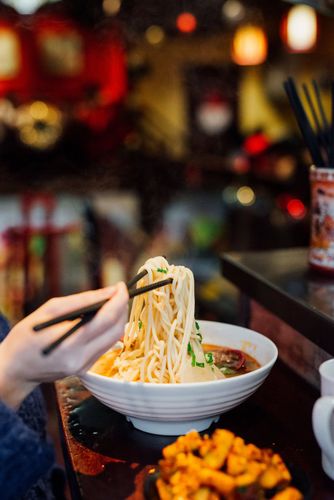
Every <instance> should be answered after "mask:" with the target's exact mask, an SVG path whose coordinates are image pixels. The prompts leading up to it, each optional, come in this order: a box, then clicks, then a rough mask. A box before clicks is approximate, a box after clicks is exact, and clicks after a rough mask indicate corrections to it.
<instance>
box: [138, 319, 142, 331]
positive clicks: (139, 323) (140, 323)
mask: <svg viewBox="0 0 334 500" xmlns="http://www.w3.org/2000/svg"><path fill="white" fill-rule="evenodd" d="M142 327H143V322H142V321H141V320H139V321H138V328H139V330H141V328H142Z"/></svg>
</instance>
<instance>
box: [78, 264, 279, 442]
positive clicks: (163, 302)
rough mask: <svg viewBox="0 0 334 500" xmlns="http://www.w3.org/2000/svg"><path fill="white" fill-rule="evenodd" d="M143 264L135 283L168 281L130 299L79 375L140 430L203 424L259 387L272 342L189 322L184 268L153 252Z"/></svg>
mask: <svg viewBox="0 0 334 500" xmlns="http://www.w3.org/2000/svg"><path fill="white" fill-rule="evenodd" d="M143 270H144V271H146V275H145V276H144V277H143V278H142V279H141V280H140V281H139V282H138V284H137V286H138V287H141V286H144V285H147V284H150V283H153V282H155V281H158V280H159V279H161V277H162V275H164V277H171V278H173V282H172V283H171V284H170V285H167V286H165V287H164V288H163V289H162V288H161V289H156V290H152V291H150V292H148V293H146V294H143V295H139V296H137V297H136V298H135V299H134V300H133V303H132V307H131V313H130V317H129V321H128V323H127V325H126V328H125V332H124V337H123V338H122V339H121V341H119V342H117V343H116V344H115V345H114V346H112V347H111V349H110V350H109V351H107V352H106V353H105V354H104V355H103V356H101V358H100V359H98V360H97V362H96V363H95V364H94V365H93V366H92V367H91V368H90V370H89V371H88V372H86V373H85V374H84V375H82V376H81V379H82V382H83V384H84V385H85V387H86V388H87V389H88V390H89V391H90V392H91V393H92V394H93V395H94V396H95V397H96V398H97V399H98V400H99V401H101V402H102V403H104V404H105V405H106V406H108V407H110V408H112V409H113V410H115V411H117V412H119V413H121V414H123V415H125V417H126V418H127V419H128V420H129V421H130V422H132V424H133V425H134V427H136V428H137V429H140V430H142V431H145V432H149V433H152V434H160V435H180V434H184V433H186V432H188V431H189V430H191V429H195V430H197V431H202V430H205V429H207V428H208V427H209V426H210V425H211V424H212V423H213V422H216V421H217V420H218V419H219V416H220V415H221V414H222V413H224V412H226V411H229V410H231V409H232V408H234V407H236V406H238V405H239V404H240V403H242V402H243V401H244V400H246V399H247V398H248V397H249V396H251V394H253V393H254V392H255V391H256V390H257V389H258V387H260V385H261V384H262V383H263V382H264V380H265V378H266V377H267V376H268V374H269V372H270V370H271V368H272V366H273V365H274V363H275V361H276V359H277V348H276V346H275V344H274V343H273V342H272V341H271V340H270V339H268V338H267V337H265V336H264V335H261V334H260V333H257V332H255V331H253V330H249V329H247V328H243V327H239V326H236V325H230V324H226V323H220V322H214V321H200V320H197V321H196V320H195V316H194V314H195V299H194V278H193V274H192V272H191V271H190V269H188V268H186V267H184V266H173V265H170V264H169V263H168V262H167V260H166V259H165V258H164V257H155V258H152V259H149V260H148V261H147V262H146V263H145V264H144V266H142V268H140V269H139V271H143Z"/></svg>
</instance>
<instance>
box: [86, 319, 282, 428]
mask: <svg viewBox="0 0 334 500" xmlns="http://www.w3.org/2000/svg"><path fill="white" fill-rule="evenodd" d="M199 324H200V328H201V333H202V336H203V342H204V343H207V344H215V345H224V346H227V347H231V348H234V349H242V350H243V351H244V352H246V353H248V354H250V355H251V356H254V357H255V359H256V360H257V361H258V362H259V363H260V365H261V367H260V368H258V369H257V370H254V371H252V372H249V373H245V374H243V375H239V376H237V377H234V378H226V379H222V380H214V381H212V382H197V383H183V384H152V383H146V382H125V381H121V380H114V379H112V378H109V377H105V376H103V375H97V374H96V373H93V372H87V373H86V374H84V375H83V376H82V377H81V380H82V383H83V384H84V386H85V387H86V388H87V389H88V390H89V391H90V392H91V393H92V394H93V395H94V396H95V397H96V398H97V399H98V400H99V401H101V402H102V403H104V404H105V405H106V406H109V407H110V408H113V409H114V410H116V411H118V412H119V413H122V414H123V415H125V416H126V417H127V419H128V420H129V421H130V422H132V423H133V425H134V426H135V427H136V428H137V429H140V430H142V431H145V432H149V433H151V434H161V435H167V436H177V435H180V434H185V433H186V432H188V431H189V430H191V429H196V430H197V431H203V430H205V429H207V428H208V427H209V426H210V425H211V424H212V422H214V421H217V420H218V418H219V415H220V414H221V413H224V412H226V411H228V410H231V409H232V408H234V407H235V406H238V405H239V404H240V403H242V402H243V401H244V400H245V399H247V398H248V397H249V396H250V395H251V394H253V392H255V391H256V390H257V389H258V387H260V385H261V384H262V383H263V381H264V380H265V378H266V377H267V376H268V374H269V372H270V370H271V368H272V366H273V365H274V363H275V361H276V359H277V354H278V352H277V348H276V346H275V344H274V343H273V342H272V341H271V340H269V339H268V338H267V337H265V336H264V335H261V334H260V333H257V332H254V331H253V330H249V329H247V328H242V327H239V326H235V325H229V324H226V323H218V322H214V321H199Z"/></svg>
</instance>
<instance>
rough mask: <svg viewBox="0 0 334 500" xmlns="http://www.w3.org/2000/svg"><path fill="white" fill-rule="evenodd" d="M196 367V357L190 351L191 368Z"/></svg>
mask: <svg viewBox="0 0 334 500" xmlns="http://www.w3.org/2000/svg"><path fill="white" fill-rule="evenodd" d="M195 365H196V356H195V353H194V351H193V350H191V366H195Z"/></svg>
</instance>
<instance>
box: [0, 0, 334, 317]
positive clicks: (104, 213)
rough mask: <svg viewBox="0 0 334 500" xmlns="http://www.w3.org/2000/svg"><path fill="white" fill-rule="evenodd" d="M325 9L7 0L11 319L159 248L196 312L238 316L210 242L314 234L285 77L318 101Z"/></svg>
mask: <svg viewBox="0 0 334 500" xmlns="http://www.w3.org/2000/svg"><path fill="white" fill-rule="evenodd" d="M298 9H299V10H298ZM300 9H301V11H300ZM328 9H330V5H329V6H328ZM298 16H300V19H299V17H298ZM305 16H310V17H309V18H308V17H306V18H305ZM305 19H306V21H305ZM304 22H306V23H310V29H309V30H306V31H307V33H308V35H309V36H306V37H305V36H304V31H303V30H301V29H300V24H299V23H304ZM331 22H332V21H331V18H330V17H329V16H327V15H326V11H325V10H324V12H322V11H315V10H314V9H313V8H312V7H310V6H306V5H291V4H290V3H287V2H284V1H279V0H277V1H275V2H266V1H264V0H252V1H247V2H243V1H242V0H225V1H223V0H210V2H202V1H201V0H183V1H182V2H181V1H172V2H171V1H169V2H168V6H167V2H162V1H157V0H145V2H138V1H134V0H103V1H102V0H87V1H85V2H81V1H80V0H63V1H51V0H50V1H42V0H6V1H3V2H1V4H0V189H1V193H0V204H1V209H0V218H1V222H0V265H1V267H0V307H1V309H2V310H3V311H4V312H5V314H6V315H7V317H8V318H9V319H10V320H11V321H15V320H17V319H20V318H21V317H22V316H23V315H24V314H26V313H28V312H29V311H31V310H32V309H34V308H35V307H36V306H37V305H39V304H40V303H42V302H43V301H44V300H45V299H47V298H48V297H50V296H55V295H60V294H67V293H70V292H75V291H78V290H84V289H87V288H92V287H98V286H101V285H105V284H110V283H113V282H115V281H117V280H119V279H126V278H127V277H128V276H129V275H131V274H133V273H134V270H136V269H137V267H138V265H139V264H140V263H141V262H143V261H144V260H145V258H146V257H147V256H150V255H158V254H163V255H167V256H168V257H169V258H170V259H171V260H172V261H173V262H175V263H185V264H186V265H189V266H190V267H191V268H192V269H193V272H194V274H195V278H196V284H197V289H196V293H197V297H196V298H197V305H198V308H199V310H200V313H201V315H202V316H203V317H208V318H217V317H219V319H223V320H230V319H233V317H234V316H235V307H236V303H235V294H234V290H233V288H231V286H230V285H228V284H227V283H225V282H224V281H223V279H222V277H221V273H220V270H219V264H218V260H217V255H218V254H219V253H220V252H221V251H233V250H263V249H273V248H289V247H296V246H305V245H307V243H308V240H309V221H308V218H309V184H308V166H309V165H310V157H309V154H308V152H307V150H306V149H305V145H304V143H303V141H302V138H301V135H300V132H299V130H298V127H297V125H296V121H295V118H294V116H293V113H292V111H291V108H290V106H289V102H288V99H287V96H286V94H285V91H284V87H283V82H284V80H285V79H286V78H287V77H288V76H291V77H293V78H295V80H296V81H297V82H298V83H304V82H306V83H310V82H311V81H312V80H316V81H317V82H318V85H319V87H320V89H321V92H322V96H323V100H324V103H325V104H326V108H328V106H327V104H328V98H329V96H328V94H329V91H330V85H331V78H332V75H331V62H332V60H333V50H334V49H333V47H334V44H333V43H332V36H333V34H332V30H331ZM307 26H308V24H307ZM326 112H327V110H326Z"/></svg>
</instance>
